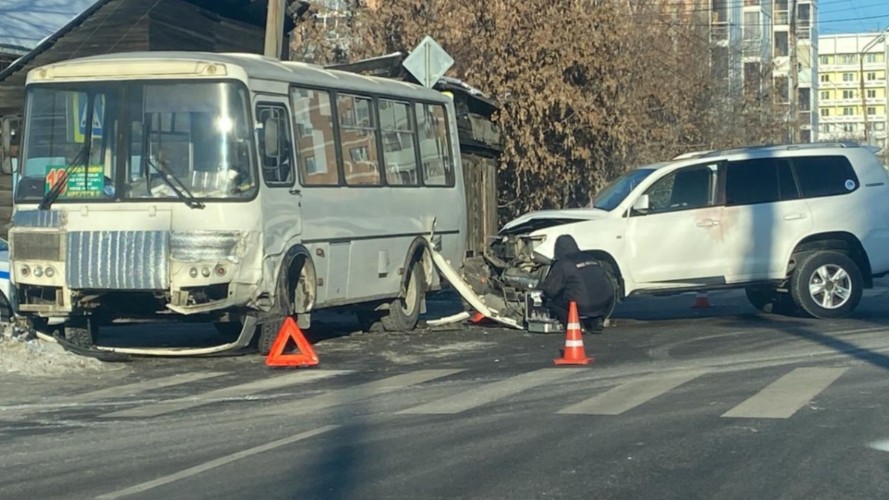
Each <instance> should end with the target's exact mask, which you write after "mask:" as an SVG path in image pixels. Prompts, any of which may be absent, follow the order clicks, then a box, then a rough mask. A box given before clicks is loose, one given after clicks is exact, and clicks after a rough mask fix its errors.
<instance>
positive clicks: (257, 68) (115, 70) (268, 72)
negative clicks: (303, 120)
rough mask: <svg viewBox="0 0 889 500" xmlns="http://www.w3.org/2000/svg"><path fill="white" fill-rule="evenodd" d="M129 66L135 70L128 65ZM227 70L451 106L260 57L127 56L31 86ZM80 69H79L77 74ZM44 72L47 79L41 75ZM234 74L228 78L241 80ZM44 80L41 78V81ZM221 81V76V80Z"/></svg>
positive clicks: (403, 88)
mask: <svg viewBox="0 0 889 500" xmlns="http://www.w3.org/2000/svg"><path fill="white" fill-rule="evenodd" d="M128 63H129V64H128ZM201 63H204V64H205V65H218V64H223V65H226V66H229V67H235V68H238V69H239V70H240V71H236V72H234V73H241V74H242V75H243V77H246V78H247V79H260V80H273V81H280V82H286V83H295V84H302V85H308V86H315V87H323V88H334V89H342V90H352V91H363V92H373V93H379V94H390V95H392V94H395V95H400V96H404V97H412V98H420V99H426V100H438V101H447V100H448V98H447V96H445V95H443V94H441V93H440V92H437V91H435V90H432V89H427V88H425V87H422V86H420V85H416V84H413V83H409V82H405V81H402V80H395V79H391V78H382V77H374V76H366V75H360V74H356V73H351V72H348V71H338V70H334V69H326V68H323V67H321V66H317V65H314V64H308V63H301V62H294V61H279V60H277V59H272V58H268V57H264V56H260V55H256V54H236V53H226V54H219V53H212V52H125V53H116V54H105V55H100V56H91V57H84V58H78V59H71V60H68V61H62V62H58V63H53V64H49V65H46V66H41V67H39V68H35V69H33V70H31V71H30V72H29V73H28V83H33V82H35V81H42V82H52V81H75V80H91V81H95V80H97V79H136V78H146V77H151V78H158V77H159V76H166V77H167V78H175V77H181V78H187V77H189V76H190V77H204V78H206V77H208V76H212V75H209V74H207V73H201V72H200V70H199V66H200V64H201ZM75 68H78V69H77V70H75ZM41 71H43V73H40V72H41ZM232 73H233V72H228V74H227V75H228V76H230V77H232V76H235V75H233V74H232ZM37 75H41V77H37ZM217 78H218V76H217Z"/></svg>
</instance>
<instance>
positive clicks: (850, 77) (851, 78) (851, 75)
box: [843, 73, 855, 82]
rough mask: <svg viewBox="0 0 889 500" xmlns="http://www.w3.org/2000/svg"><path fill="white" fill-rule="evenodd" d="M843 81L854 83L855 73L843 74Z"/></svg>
mask: <svg viewBox="0 0 889 500" xmlns="http://www.w3.org/2000/svg"><path fill="white" fill-rule="evenodd" d="M843 81H844V82H854V81H855V73H843Z"/></svg>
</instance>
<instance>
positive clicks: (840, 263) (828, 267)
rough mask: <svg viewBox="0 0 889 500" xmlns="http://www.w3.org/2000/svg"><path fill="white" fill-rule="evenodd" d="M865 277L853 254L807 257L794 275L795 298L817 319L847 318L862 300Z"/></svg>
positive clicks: (835, 253) (823, 254) (794, 299)
mask: <svg viewBox="0 0 889 500" xmlns="http://www.w3.org/2000/svg"><path fill="white" fill-rule="evenodd" d="M863 289H864V279H863V278H862V277H861V270H860V269H859V268H858V265H857V264H855V261H853V260H852V259H850V258H849V256H847V255H845V254H842V253H840V252H835V251H823V252H815V253H812V254H809V255H807V256H805V257H803V258H802V259H801V260H800V262H799V264H798V265H797V268H796V269H795V270H794V272H793V276H792V278H791V287H790V291H791V294H792V295H793V301H794V302H795V303H796V305H797V306H799V307H800V309H802V310H803V311H805V312H806V313H807V314H809V315H811V316H814V317H816V318H825V319H827V318H843V317H846V316H848V315H849V314H851V313H852V311H853V310H854V309H855V308H856V307H858V303H859V302H860V301H861V293H862V291H863Z"/></svg>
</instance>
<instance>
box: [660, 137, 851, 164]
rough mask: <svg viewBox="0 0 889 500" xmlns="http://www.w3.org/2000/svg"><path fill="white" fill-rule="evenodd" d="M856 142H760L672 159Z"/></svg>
mask: <svg viewBox="0 0 889 500" xmlns="http://www.w3.org/2000/svg"><path fill="white" fill-rule="evenodd" d="M859 147H861V145H859V144H858V143H857V142H854V141H834V142H803V143H795V144H760V145H757V146H746V147H740V148H728V149H715V150H713V151H704V152H700V153H686V154H685V155H680V156H677V157H676V158H674V160H679V159H685V158H705V157H713V156H720V155H727V154H736V153H744V152H746V151H756V150H772V151H791V150H796V149H820V148H859Z"/></svg>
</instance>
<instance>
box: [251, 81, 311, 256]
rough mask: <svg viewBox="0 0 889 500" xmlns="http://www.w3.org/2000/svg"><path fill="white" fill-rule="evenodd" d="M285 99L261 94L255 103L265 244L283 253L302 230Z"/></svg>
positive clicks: (270, 250)
mask: <svg viewBox="0 0 889 500" xmlns="http://www.w3.org/2000/svg"><path fill="white" fill-rule="evenodd" d="M286 102H287V101H286V99H284V98H281V99H280V100H277V99H272V98H269V97H267V96H262V97H261V100H259V101H257V103H256V121H257V125H256V136H257V144H258V149H259V157H260V164H259V166H260V174H261V176H262V184H263V186H262V189H261V198H262V200H261V203H262V216H263V217H262V220H263V223H262V225H263V227H262V232H263V246H264V248H265V254H266V255H280V254H282V253H283V252H284V251H286V250H287V248H286V246H287V244H288V243H289V242H290V241H292V240H293V238H294V237H295V236H297V235H299V234H300V233H301V232H302V216H301V213H300V202H301V192H300V190H299V187H298V186H297V184H296V172H295V169H294V168H293V167H294V165H295V161H294V158H293V153H294V151H293V135H292V131H291V127H290V112H289V110H288V108H287V104H286Z"/></svg>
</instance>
